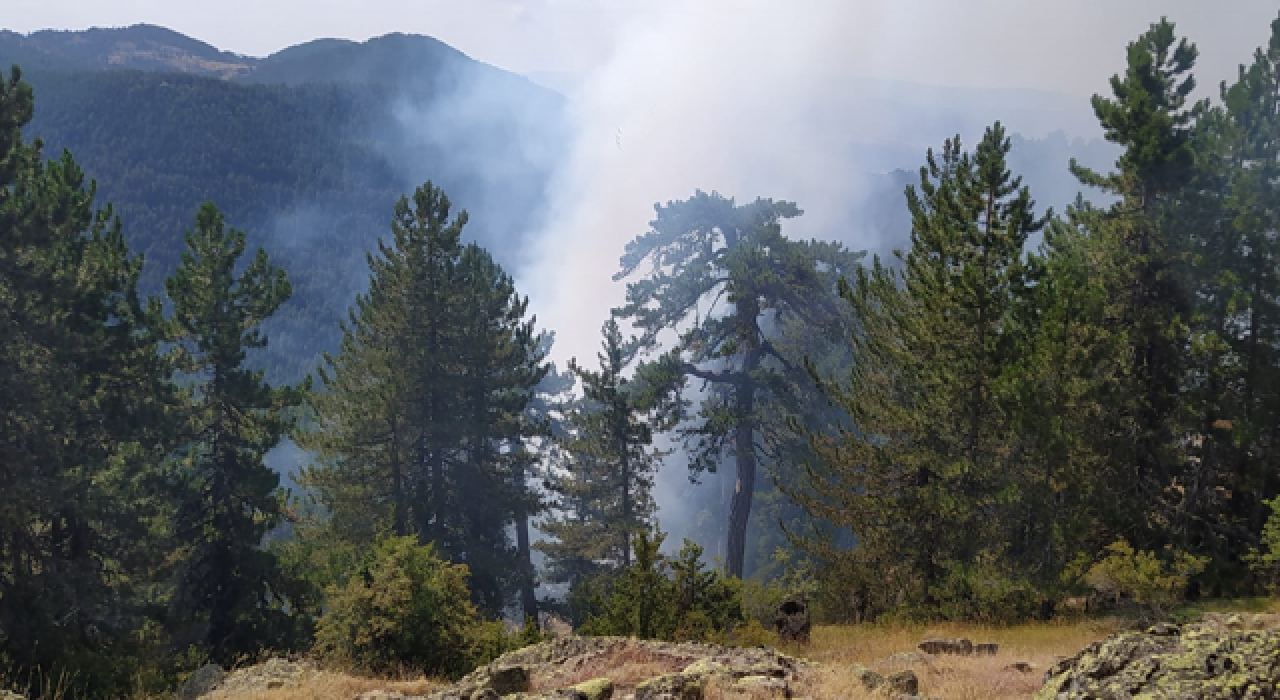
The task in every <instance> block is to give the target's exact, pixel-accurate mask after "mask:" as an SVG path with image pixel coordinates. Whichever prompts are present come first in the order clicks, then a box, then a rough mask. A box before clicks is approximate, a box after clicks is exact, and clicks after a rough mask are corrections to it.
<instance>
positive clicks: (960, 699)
mask: <svg viewBox="0 0 1280 700" xmlns="http://www.w3.org/2000/svg"><path fill="white" fill-rule="evenodd" d="M1118 627H1119V625H1118V623H1117V622H1116V621H1111V620H1089V621H1082V622H1055V623H1041V624H1027V625H1019V626H1015V627H1002V628H991V627H980V626H976V625H963V624H935V625H919V626H910V625H893V626H881V625H862V626H839V627H818V628H816V629H815V630H814V631H813V641H812V643H811V644H810V645H809V646H808V647H794V648H790V649H788V650H787V651H788V653H791V654H794V655H795V656H798V657H801V658H805V659H808V660H810V661H816V662H819V663H820V664H822V667H823V668H821V669H820V670H819V671H818V672H817V673H816V674H815V677H814V679H813V680H812V682H811V683H810V684H808V685H809V687H807V688H799V689H797V690H798V691H799V692H800V693H804V694H806V695H808V696H809V697H813V698H849V699H850V700H854V699H856V698H874V697H880V698H883V697H884V696H883V695H876V694H873V693H871V692H869V691H867V690H866V689H865V688H864V687H863V686H862V684H861V683H860V682H859V681H858V680H857V678H855V677H854V674H853V672H852V670H851V667H852V665H853V664H855V663H856V664H863V665H865V666H869V667H870V668H872V669H874V670H876V671H878V672H880V673H882V674H885V675H888V674H889V673H892V672H894V671H900V670H902V669H906V668H910V669H911V670H913V671H915V672H916V675H917V676H918V677H919V679H920V695H921V696H924V697H940V698H946V699H947V700H1006V699H1008V700H1013V699H1014V698H1029V697H1031V696H1032V695H1033V694H1034V693H1035V691H1036V690H1038V689H1039V688H1040V686H1041V685H1042V680H1043V678H1044V672H1045V670H1046V669H1047V668H1048V667H1049V666H1051V665H1053V664H1054V663H1055V662H1056V661H1057V660H1058V659H1059V658H1061V657H1066V656H1074V655H1075V654H1076V653H1077V652H1079V651H1080V649H1082V648H1083V647H1085V646H1087V645H1089V644H1090V643H1092V642H1095V641H1098V640H1100V639H1103V638H1105V637H1107V636H1108V635H1110V634H1112V633H1114V632H1115V631H1116V630H1117V629H1118ZM929 637H964V638H967V639H970V640H972V641H973V642H974V643H985V642H994V643H996V644H999V645H1000V653H999V654H997V655H996V656H974V657H957V656H938V657H931V658H930V659H929V660H928V661H924V662H920V663H914V664H907V663H894V662H890V661H889V660H888V658H889V657H890V656H893V655H894V654H899V653H909V652H914V651H917V649H916V645H917V644H919V643H920V641H921V640H923V639H926V638H929ZM1019 661H1021V662H1026V663H1029V664H1031V665H1032V668H1033V670H1032V671H1031V672H1030V673H1027V672H1023V671H1018V670H1016V669H1013V668H1011V665H1012V664H1013V663H1014V662H1019ZM725 697H728V696H727V695H726V696H725Z"/></svg>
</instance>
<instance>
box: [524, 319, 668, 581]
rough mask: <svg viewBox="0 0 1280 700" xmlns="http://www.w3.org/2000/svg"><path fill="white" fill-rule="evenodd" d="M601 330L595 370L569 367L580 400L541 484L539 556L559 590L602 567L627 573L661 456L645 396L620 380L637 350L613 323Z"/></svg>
mask: <svg viewBox="0 0 1280 700" xmlns="http://www.w3.org/2000/svg"><path fill="white" fill-rule="evenodd" d="M600 330H601V335H602V336H603V340H602V341H601V352H599V353H598V354H597V357H598V358H599V362H600V369H599V370H591V369H587V368H585V367H583V366H581V365H579V364H578V362H577V360H576V359H574V360H570V362H569V374H570V375H571V376H573V377H575V378H576V379H578V380H579V381H581V382H582V387H583V397H582V400H581V401H580V402H578V404H577V406H575V407H574V408H573V409H572V410H571V412H570V413H569V416H568V418H567V420H566V428H567V432H568V434H567V435H566V436H565V437H564V439H562V440H561V441H560V447H561V451H562V454H563V456H564V459H563V463H562V465H561V467H562V469H561V471H560V472H559V473H557V474H553V475H552V477H551V478H550V479H548V484H547V487H548V489H549V490H550V491H551V492H552V493H553V494H554V501H553V503H552V504H551V507H552V509H553V513H552V514H551V515H549V516H548V517H547V518H546V519H545V520H544V521H542V522H541V523H540V524H539V525H538V529H539V530H541V531H542V532H544V533H546V534H547V535H548V537H549V538H550V539H548V540H546V541H544V542H541V543H539V549H541V550H542V551H544V552H546V554H547V556H548V558H549V559H550V564H549V568H550V570H551V572H552V576H553V580H556V581H562V582H563V581H567V582H576V581H577V580H578V579H580V578H582V577H584V576H587V575H589V574H591V573H592V572H594V571H596V570H597V569H598V568H599V567H600V566H601V565H602V563H603V562H610V563H611V564H612V565H613V566H620V567H623V568H626V567H630V566H631V557H632V540H633V538H634V537H635V536H636V535H637V534H639V533H644V532H648V531H649V528H650V527H651V522H650V520H651V517H652V515H653V512H654V507H655V506H654V502H653V496H652V494H651V491H652V489H653V475H654V472H655V471H656V469H657V466H658V461H659V460H660V459H661V457H662V453H661V452H660V451H658V450H656V449H654V448H653V435H654V428H655V422H654V421H656V420H660V416H656V415H653V414H652V411H651V410H650V409H651V408H654V407H652V406H650V405H648V403H649V399H650V396H651V394H650V393H649V392H646V391H644V387H642V386H637V384H636V383H635V382H633V381H631V380H629V379H628V378H626V377H625V376H623V373H624V372H625V371H626V370H627V367H628V366H629V365H630V364H631V363H632V362H633V361H634V360H635V357H636V354H637V353H638V351H639V345H638V343H637V342H636V341H635V339H631V340H623V337H622V331H621V330H620V329H619V327H618V323H617V321H614V320H613V319H610V320H608V321H606V322H605V323H604V325H603V326H602V327H601V329H600ZM657 426H658V427H659V428H660V427H661V424H660V423H657Z"/></svg>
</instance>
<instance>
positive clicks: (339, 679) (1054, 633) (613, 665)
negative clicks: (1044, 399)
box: [236, 620, 1118, 700]
mask: <svg viewBox="0 0 1280 700" xmlns="http://www.w3.org/2000/svg"><path fill="white" fill-rule="evenodd" d="M1117 627H1118V625H1117V623H1115V622H1111V621H1096V620H1093V621H1084V622H1071V623H1067V622H1062V623H1044V624H1029V625H1019V626H1015V627H1005V628H987V627H979V626H975V625H961V624H938V625H927V626H925V625H921V626H908V625H892V626H889V625H885V626H881V625H863V626H826V627H817V628H815V629H814V631H813V641H812V643H811V644H810V645H808V646H804V647H801V646H793V647H790V648H786V649H784V651H785V652H786V653H788V654H791V655H793V656H796V657H799V658H803V659H807V660H810V661H815V662H818V663H819V664H820V667H819V668H817V669H816V670H815V671H814V672H812V673H810V674H807V678H806V680H804V681H802V682H801V683H799V684H798V685H797V687H795V688H794V692H795V695H797V696H807V697H810V698H815V699H817V700H822V699H827V698H846V699H847V700H859V699H861V698H866V699H870V698H879V700H883V698H884V697H885V696H884V695H883V694H879V695H877V694H875V693H872V692H870V691H868V690H867V689H865V688H863V687H862V685H861V683H860V682H859V681H858V680H857V679H856V678H855V677H854V675H853V673H852V670H851V667H852V665H853V664H855V663H857V664H863V665H866V666H869V667H871V668H872V669H874V670H876V671H878V672H880V673H882V674H885V675H888V674H889V673H892V672H894V671H898V670H902V669H904V668H911V669H912V670H914V671H915V672H916V675H917V676H918V677H919V679H920V695H921V696H923V697H936V698H946V700H1013V699H1015V698H1030V697H1031V696H1032V695H1033V694H1034V693H1035V691H1036V690H1038V689H1039V688H1040V686H1041V681H1042V679H1043V676H1044V671H1045V670H1046V669H1047V668H1048V667H1049V666H1051V665H1052V664H1053V663H1054V662H1055V661H1056V660H1057V659H1058V658H1059V657H1065V656H1073V655H1075V654H1076V653H1077V652H1078V651H1080V649H1082V648H1084V647H1085V646H1087V645H1088V644H1090V643H1092V642H1094V641H1097V640H1099V639H1102V638H1104V637H1106V636H1108V635H1110V634H1112V633H1113V632H1115V631H1116V629H1117ZM928 637H965V638H967V639H970V640H972V641H973V642H975V643H981V642H995V643H997V644H999V645H1000V653H999V654H998V655H996V656H994V657H991V656H982V657H978V656H974V657H956V656H938V657H932V658H931V659H930V660H929V661H926V662H921V663H915V664H912V665H909V666H908V665H903V664H895V663H891V662H889V661H888V660H887V659H888V657H890V656H892V655H893V654H897V653H902V652H913V651H917V649H916V645H917V644H918V643H919V642H920V641H921V640H922V639H925V638H928ZM1016 661H1023V662H1027V663H1030V664H1032V665H1033V666H1034V670H1033V671H1032V672H1031V673H1023V672H1020V671H1017V670H1014V669H1011V668H1010V665H1011V664H1013V663H1014V662H1016ZM606 662H607V663H606ZM567 670H568V673H566V674H565V675H564V676H562V677H559V678H557V679H555V682H554V685H556V686H557V687H560V686H563V685H566V684H571V683H574V682H578V681H581V680H587V679H588V678H596V677H600V676H607V677H609V678H611V679H613V681H614V682H615V683H616V684H617V685H618V686H619V689H620V690H624V691H625V690H629V689H630V688H633V687H634V686H635V685H636V684H637V683H638V682H640V681H642V680H644V679H646V678H649V677H652V676H654V675H659V674H661V673H667V672H670V671H673V670H677V669H676V668H674V667H672V666H671V663H670V661H669V660H659V659H656V658H651V657H650V656H649V655H647V654H644V653H640V652H635V653H618V654H614V655H610V656H609V658H607V659H604V658H601V659H592V660H591V662H590V663H587V664H585V665H584V666H583V667H581V668H575V669H567ZM547 681H550V679H547ZM544 684H546V681H544V682H543V683H538V682H536V681H535V686H539V688H535V689H545V688H541V686H542V685H544ZM441 685H442V683H440V682H439V681H433V680H428V679H417V680H400V681H388V680H383V679H376V678H358V677H353V676H348V675H345V674H341V673H333V672H318V673H316V674H314V676H313V677H311V678H310V679H309V680H308V681H306V682H304V683H303V684H302V685H299V686H295V687H289V688H276V689H272V690H267V691H262V692H258V693H254V694H251V695H242V696H238V697H237V698H236V700H352V698H354V697H355V696H356V695H359V694H360V693H363V692H366V691H370V690H378V689H386V690H398V691H400V692H402V693H404V694H405V695H422V694H425V693H427V692H430V691H431V690H432V689H434V688H437V687H440V686H441ZM548 687H550V686H548ZM757 696H758V698H757ZM766 697H768V695H767V694H766V693H757V694H756V695H752V694H744V693H742V692H739V691H737V690H735V689H733V688H729V687H720V686H713V687H711V688H709V689H708V693H707V700H763V699H764V698H766Z"/></svg>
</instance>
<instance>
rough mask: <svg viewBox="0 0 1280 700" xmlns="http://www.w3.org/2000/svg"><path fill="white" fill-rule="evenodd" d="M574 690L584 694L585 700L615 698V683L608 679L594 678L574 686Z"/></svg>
mask: <svg viewBox="0 0 1280 700" xmlns="http://www.w3.org/2000/svg"><path fill="white" fill-rule="evenodd" d="M573 689H574V690H576V691H578V692H580V693H582V695H583V696H584V698H585V700H609V698H612V697H613V681H611V680H609V679H608V678H594V679H592V680H589V681H586V682H585V683H579V684H577V685H575V686H573Z"/></svg>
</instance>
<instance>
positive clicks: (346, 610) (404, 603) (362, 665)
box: [316, 537, 502, 678]
mask: <svg viewBox="0 0 1280 700" xmlns="http://www.w3.org/2000/svg"><path fill="white" fill-rule="evenodd" d="M467 575H468V572H467V567H466V566H464V565H461V564H450V563H448V562H446V561H444V560H442V559H441V558H440V557H439V556H437V555H436V552H435V548H434V547H433V546H432V545H430V544H427V545H419V544H417V543H416V542H415V541H414V538H412V537H388V538H385V539H383V540H380V541H379V542H377V543H376V544H375V545H374V546H373V548H372V549H371V550H369V552H368V554H367V555H366V556H365V558H364V560H363V561H362V562H361V564H360V566H359V567H358V568H357V569H355V570H354V571H352V572H351V574H350V577H349V578H348V579H347V580H346V581H344V582H343V583H341V584H338V585H335V586H333V587H331V588H330V589H329V591H328V592H327V593H328V594H327V597H326V606H325V607H326V609H325V613H324V615H323V616H322V617H321V618H320V622H319V624H318V626H317V629H316V651H317V652H319V653H320V654H321V655H323V656H325V657H328V658H329V659H331V660H334V661H337V662H340V663H347V664H351V665H353V666H354V667H356V668H359V669H361V670H365V671H369V672H375V673H376V672H382V671H387V670H391V669H399V668H415V669H420V670H422V671H425V672H427V673H428V674H440V675H444V676H448V677H454V678H456V677H458V676H461V675H462V674H464V673H466V672H468V671H470V670H471V669H472V668H474V667H475V666H476V665H477V664H480V663H484V662H485V661H487V660H489V659H490V658H492V657H493V656H495V655H496V654H495V651H496V652H497V653H501V651H502V649H501V646H502V643H501V641H497V642H495V640H494V635H493V629H491V628H492V627H493V625H494V624H495V623H485V622H483V621H482V620H481V619H480V618H479V616H478V614H477V613H476V609H475V606H474V605H473V604H472V603H471V593H470V591H469V590H468V589H467ZM499 633H500V628H499ZM500 639H501V635H500V634H499V635H498V640H500ZM495 646H496V647H498V648H496V649H495Z"/></svg>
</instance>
